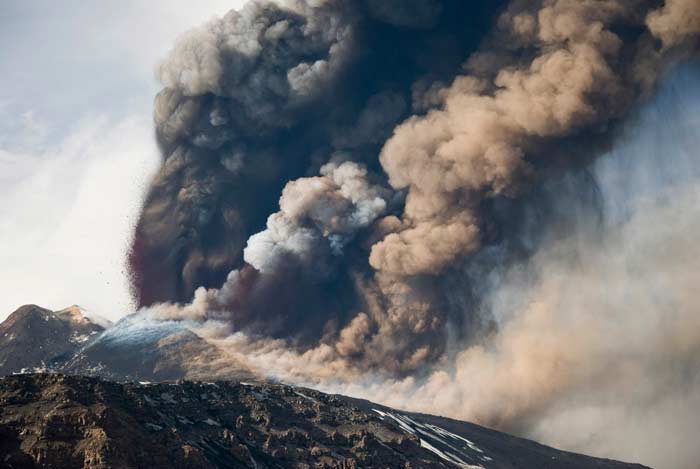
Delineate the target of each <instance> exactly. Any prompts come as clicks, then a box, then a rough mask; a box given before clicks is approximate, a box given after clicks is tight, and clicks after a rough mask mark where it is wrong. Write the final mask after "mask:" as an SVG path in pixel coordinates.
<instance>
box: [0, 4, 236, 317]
mask: <svg viewBox="0 0 700 469" xmlns="http://www.w3.org/2000/svg"><path fill="white" fill-rule="evenodd" d="M244 2H245V0H202V1H198V2H191V1H189V0H167V1H166V0H149V1H141V0H120V1H115V0H109V1H100V2H84V1H80V0H66V1H62V2H60V4H59V2H54V1H51V0H4V1H3V2H2V9H0V43H2V44H3V47H2V48H0V285H1V286H0V293H1V294H0V320H2V319H4V318H5V316H7V315H8V314H9V313H11V312H12V311H13V310H14V309H16V308H17V307H18V306H20V305H22V304H26V303H36V304H39V305H41V306H45V307H48V308H53V309H59V308H62V307H65V306H68V305H70V304H74V303H77V304H80V305H81V306H83V307H84V308H86V309H88V310H91V311H93V312H95V313H98V314H101V315H103V316H106V317H110V318H117V317H119V316H121V315H123V314H125V313H127V312H129V310H130V309H131V308H132V306H131V304H130V298H129V293H128V282H127V279H126V271H125V266H124V255H125V251H126V249H127V247H128V241H129V235H130V230H131V226H132V224H133V223H134V221H135V219H136V217H137V216H138V210H139V203H140V199H141V197H142V196H143V192H144V189H145V187H146V184H147V181H148V178H149V175H151V174H152V172H153V171H154V170H155V168H156V165H157V163H158V155H157V151H156V148H155V145H154V139H153V136H152V133H153V125H152V119H151V108H152V100H153V96H154V94H155V93H156V92H157V91H158V89H159V85H158V83H157V82H156V80H155V78H154V72H153V70H154V67H155V65H156V64H157V63H158V61H159V60H160V59H162V58H163V57H164V56H165V54H166V53H167V51H168V49H169V48H170V47H171V45H172V44H173V41H174V40H175V38H176V37H177V35H178V34H179V33H181V32H183V31H185V30H187V29H189V28H191V27H194V26H196V25H198V24H200V23H202V22H204V21H206V20H207V19H209V18H211V17H212V16H219V15H222V14H224V13H225V12H226V11H228V10H229V9H231V8H237V7H240V6H241V5H242V4H243V3H244Z"/></svg>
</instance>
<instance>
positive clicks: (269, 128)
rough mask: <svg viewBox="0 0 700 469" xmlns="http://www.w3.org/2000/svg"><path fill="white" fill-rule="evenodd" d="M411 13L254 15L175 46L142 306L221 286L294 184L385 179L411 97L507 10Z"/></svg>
mask: <svg viewBox="0 0 700 469" xmlns="http://www.w3.org/2000/svg"><path fill="white" fill-rule="evenodd" d="M404 3H405V2H376V1H368V2H363V1H356V2H347V1H315V2H311V1H309V2H306V1H296V2H289V3H288V4H286V5H284V6H281V5H278V4H275V3H272V2H267V3H266V2H251V3H249V4H248V5H246V7H245V8H244V9H243V10H242V11H240V12H237V11H231V12H230V13H229V14H227V15H226V16H225V17H224V18H221V19H220V20H214V21H212V22H210V23H209V24H206V25H204V26H202V27H200V28H197V29H195V30H192V31H190V32H189V33H187V34H185V35H184V36H183V37H182V38H181V39H180V40H179V41H178V43H177V44H176V45H175V48H174V49H173V51H172V53H171V54H170V56H169V58H168V59H166V60H165V61H164V62H163V63H162V64H161V65H160V67H159V69H158V75H159V76H160V78H161V81H162V82H163V84H164V86H165V88H164V89H163V91H162V92H161V93H159V95H158V96H157V98H156V102H155V121H156V133H157V138H158V142H159V144H160V147H161V149H162V152H163V166H162V168H161V170H160V172H159V173H158V175H157V176H156V178H155V180H154V181H153V184H152V186H151V189H150V191H149V195H148V199H147V202H146V204H145V206H144V209H143V212H142V215H141V219H140V221H139V224H138V227H137V229H136V236H135V241H134V246H133V250H132V255H131V264H132V271H133V285H134V292H135V295H136V297H137V300H138V303H139V304H140V305H149V304H152V303H154V302H158V301H180V302H183V301H189V300H190V299H191V297H192V294H193V292H194V290H195V289H196V288H197V287H199V286H206V287H216V286H220V285H221V284H222V283H223V281H224V280H225V278H226V276H227V275H228V273H229V272H230V271H231V270H233V269H234V268H238V267H240V266H241V265H242V264H243V259H242V251H243V247H244V246H245V243H246V240H247V239H248V237H249V236H251V235H252V234H254V233H256V232H257V231H259V230H261V229H262V228H263V227H264V226H265V220H266V218H267V216H268V215H269V214H270V213H272V212H274V211H276V207H277V202H278V199H279V197H280V194H281V191H282V188H283V187H284V185H285V184H286V182H287V181H289V180H293V179H296V178H298V177H301V176H305V175H314V174H316V173H317V172H318V169H319V168H320V166H321V165H323V164H325V163H326V162H327V161H328V160H329V159H330V158H331V157H332V155H334V154H335V153H337V152H343V153H344V154H345V155H346V156H344V157H345V158H348V159H352V160H355V161H360V162H364V163H365V164H367V166H368V167H369V169H370V170H371V171H373V172H379V169H380V168H379V165H378V161H377V155H378V153H379V150H380V149H381V145H382V144H383V143H384V141H385V140H386V138H387V137H388V136H389V135H390V134H391V131H392V130H393V128H394V126H395V125H396V124H397V123H398V122H400V121H401V120H402V119H404V118H405V117H406V116H408V115H409V114H410V111H411V100H412V92H413V90H412V87H413V85H414V84H415V83H417V82H425V83H432V82H435V81H437V80H445V81H447V80H450V79H451V78H452V76H454V74H455V73H456V72H457V71H458V70H459V67H460V65H461V63H462V61H463V60H464V57H466V56H467V55H468V54H469V53H470V52H471V51H472V50H473V49H474V48H475V47H476V45H477V44H478V41H479V39H480V38H481V36H482V34H483V33H484V32H485V30H486V29H487V28H488V27H489V24H490V22H491V17H492V16H493V14H494V13H495V11H496V10H497V9H498V7H499V2H492V1H481V2H469V3H470V4H469V5H467V4H466V3H465V2H461V1H449V2H444V3H443V2H437V1H424V2H410V3H409V4H408V5H404V6H399V7H397V5H403V4H404ZM409 5H410V6H409ZM435 50H439V51H440V53H439V54H435V52H434V51H435Z"/></svg>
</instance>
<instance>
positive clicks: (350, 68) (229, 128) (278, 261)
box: [131, 0, 700, 430]
mask: <svg viewBox="0 0 700 469" xmlns="http://www.w3.org/2000/svg"><path fill="white" fill-rule="evenodd" d="M506 3H507V2H503V4H501V3H499V2H492V1H484V2H465V1H458V0H455V1H450V0H442V1H439V0H425V1H423V0H416V1H412V2H405V1H402V2H398V1H396V2H395V1H382V2H380V1H373V0H364V1H359V0H358V1H353V2H350V1H340V0H337V1H336V0H325V1H324V0H315V1H311V0H297V1H290V2H287V3H284V4H281V3H265V2H251V3H249V4H248V5H247V6H246V7H245V8H244V9H243V10H242V11H241V12H236V11H232V12H230V13H229V14H228V15H226V16H225V17H224V18H222V19H219V20H214V21H212V22H210V23H209V24H207V25H205V26H203V27H201V28H199V29H196V30H193V31H191V32H190V33H188V34H186V35H185V36H183V38H182V39H181V40H180V41H179V42H178V43H177V44H176V46H175V48H174V50H173V51H172V53H171V55H170V56H169V58H168V59H167V60H165V61H164V62H163V64H162V65H161V66H160V67H159V76H160V78H161V80H162V82H163V84H164V86H165V88H164V89H163V91H161V93H160V94H159V95H158V97H157V98H156V111H155V120H156V129H157V137H158V142H159V144H160V146H161V148H162V151H163V157H164V162H163V166H162V168H161V170H160V172H159V174H158V175H157V177H156V178H155V180H154V182H153V185H152V187H151V189H150V193H149V195H148V198H147V200H146V203H145V206H144V209H143V212H142V215H141V219H140V221H139V224H138V226H137V229H136V236H135V241H134V246H133V250H132V255H131V263H132V267H133V274H134V290H135V293H136V296H137V299H138V301H139V304H140V305H141V306H150V308H149V309H148V311H150V313H151V314H153V315H155V317H160V318H166V317H167V318H170V319H182V318H188V319H192V320H195V321H197V322H198V323H199V324H201V326H202V328H201V331H200V333H201V334H203V335H205V336H207V337H208V338H209V339H210V340H213V341H216V342H217V343H219V344H220V345H223V346H225V347H227V349H228V350H229V351H230V352H231V353H232V354H234V355H237V359H238V360H243V361H245V360H246V359H247V360H249V361H250V362H251V366H253V367H256V368H257V369H263V370H266V371H269V372H270V373H275V374H277V375H278V376H281V377H283V378H285V379H289V380H297V381H301V382H306V383H312V384H313V383H317V384H318V383H321V384H323V385H325V386H330V385H329V383H341V388H342V389H350V391H351V392H358V391H357V389H356V388H352V386H351V385H349V387H345V388H343V387H342V384H347V383H353V382H355V381H357V382H361V383H363V385H364V386H367V387H368V388H367V389H368V390H365V392H363V393H364V394H365V395H370V396H373V397H376V395H381V394H386V392H387V389H389V390H390V391H391V392H392V393H394V394H393V395H395V396H398V397H397V401H398V402H399V403H400V404H405V402H403V401H401V399H403V398H407V399H408V400H409V401H410V400H411V399H416V401H415V402H416V403H417V402H421V403H423V404H421V407H422V408H423V409H424V410H430V409H429V406H427V405H424V403H425V402H427V401H430V400H431V399H432V397H433V396H434V392H435V391H436V390H437V389H440V388H441V387H444V388H445V389H446V390H449V392H451V393H452V394H451V395H450V396H448V397H449V398H447V397H446V398H445V401H444V402H446V403H449V404H445V406H436V407H435V408H434V410H438V411H440V412H442V413H445V412H451V411H452V410H454V409H460V415H462V416H464V417H467V418H475V419H478V420H480V421H482V422H486V423H489V424H492V425H498V426H502V427H507V428H513V429H516V430H522V429H523V428H527V427H528V424H529V423H530V422H532V421H537V418H538V417H539V416H541V415H542V413H541V411H542V409H543V408H545V407H546V406H547V404H548V403H549V402H551V401H552V400H553V399H555V398H558V397H559V396H560V394H561V393H563V392H564V391H567V390H570V389H579V386H581V385H582V383H584V381H585V380H586V379H589V378H590V379H600V380H601V382H603V381H604V380H603V379H602V377H601V376H600V375H601V374H604V373H605V372H609V370H607V369H603V368H598V367H596V366H594V364H593V362H591V361H590V360H594V361H595V360H604V359H605V356H606V355H605V354H606V351H609V350H610V348H609V345H610V344H609V343H608V342H606V341H605V340H602V341H601V340H597V339H596V337H597V334H599V333H601V331H602V330H603V329H604V328H605V327H607V326H608V323H607V322H606V321H604V320H602V319H601V318H600V317H598V316H595V315H593V316H592V319H591V318H586V320H585V321H580V322H577V321H579V320H580V318H581V317H582V315H585V312H586V302H585V301H583V302H582V301H581V299H580V298H578V297H576V296H575V295H573V293H574V292H575V290H576V287H575V285H574V286H572V285H570V284H566V285H565V287H566V288H565V289H564V286H562V290H561V291H560V290H558V289H557V288H558V286H560V284H559V283H558V281H559V277H558V276H557V275H554V276H553V277H550V276H546V275H541V272H539V271H538V269H540V268H542V266H553V267H552V271H553V272H561V273H562V274H561V275H566V274H567V273H568V274H570V275H571V276H572V277H576V278H579V277H580V279H581V280H580V281H581V285H582V288H584V287H585V289H586V291H590V292H596V291H597V288H598V287H597V286H596V285H595V282H594V280H595V277H594V276H591V275H589V272H588V270H591V269H596V268H603V267H601V266H604V265H605V264H604V261H605V260H606V259H609V258H612V257H613V256H610V255H608V256H601V255H600V254H597V255H594V254H592V253H591V251H594V249H593V248H592V246H595V244H596V242H599V243H601V246H603V247H604V248H605V249H606V250H607V251H610V252H614V251H615V250H616V249H619V242H618V240H617V239H611V238H612V237H613V236H612V235H611V234H610V231H608V227H605V225H604V219H605V210H606V206H605V203H604V200H605V197H604V196H603V195H602V194H601V191H600V187H599V181H597V180H596V177H594V175H593V174H592V171H591V165H592V164H593V163H594V162H595V160H596V158H597V157H598V156H599V155H600V154H602V153H604V152H606V151H608V150H610V149H611V148H613V146H614V144H615V143H616V141H617V138H618V136H619V134H620V133H621V132H622V131H623V130H624V129H625V122H626V120H628V119H629V118H630V116H634V115H635V113H636V112H637V110H638V109H639V107H640V105H642V104H643V103H645V102H646V101H647V99H649V98H650V97H652V96H653V95H654V92H655V90H656V88H657V85H658V83H659V82H660V81H661V80H662V79H663V78H664V76H665V73H666V71H667V70H668V68H669V66H670V65H671V64H673V63H676V62H678V61H681V60H685V59H689V58H692V57H696V56H697V54H698V51H699V50H700V44H699V41H700V15H699V9H700V8H698V4H697V0H668V1H666V2H663V1H658V0H534V1H522V0H513V1H511V2H509V3H507V4H506ZM656 209H658V210H659V216H660V217H661V216H663V219H664V220H667V219H669V218H670V217H671V215H670V214H669V212H667V211H664V210H662V209H661V208H658V207H655V210H656ZM647 222H648V217H639V218H638V219H635V221H634V222H633V223H632V222H631V223H630V224H629V227H626V228H621V229H617V228H616V230H617V231H616V232H619V233H622V234H620V236H622V235H626V234H628V233H629V232H630V231H634V230H635V229H637V227H638V226H642V225H644V224H645V223H647ZM662 235H663V236H664V237H665V238H672V236H668V233H661V234H660V235H659V236H662ZM665 238H664V239H665ZM580 239H584V240H585V243H584V242H582V245H581V246H577V245H576V242H577V241H578V240H580ZM655 241H658V240H655ZM682 241H683V246H685V245H686V244H685V243H686V241H687V240H686V239H683V240H682ZM578 256H580V257H581V259H579V257H578ZM625 259H627V258H625ZM634 260H635V262H641V261H638V259H637V258H636V257H635V258H634ZM572 266H573V267H572ZM580 266H583V268H584V270H585V271H584V272H579V271H577V270H576V268H578V267H580ZM617 267H619V266H617ZM586 269H588V270H586ZM610 271H611V272H612V274H614V280H615V281H619V282H628V281H630V280H629V279H630V277H629V276H627V273H626V272H625V271H624V269H616V268H611V270H610ZM684 272H685V270H684ZM612 274H611V275H612ZM514 279H516V280H518V281H517V282H516V281H515V280H514ZM523 279H524V280H523ZM520 281H522V282H524V284H525V286H523V285H521V284H519V283H518V282H520ZM512 282H515V284H517V285H515V286H512V285H511V283H512ZM504 285H506V286H507V287H504ZM521 287H522V288H521ZM525 293H527V294H528V295H530V296H532V297H533V298H541V300H540V303H541V304H540V303H537V302H534V303H533V304H528V305H523V304H522V302H520V301H518V300H517V298H516V297H517V296H519V295H521V294H523V295H524V294H525ZM559 293H562V297H560V296H558V295H559ZM564 294H566V295H564ZM496 297H497V298H498V302H500V303H499V305H498V307H497V305H495V303H494V301H495V300H494V298H496ZM528 297H529V296H528ZM562 298H564V299H562ZM566 298H574V299H573V300H572V301H574V302H573V303H572V304H571V308H570V312H571V314H570V315H569V314H565V313H562V314H561V316H560V315H558V314H557V312H558V311H565V312H566V311H568V310H566V306H567V302H566V301H565V299H566ZM615 301H616V303H615V307H621V305H622V303H623V301H622V300H621V299H619V298H616V299H615ZM160 303H162V304H160ZM591 304H592V306H593V307H594V308H595V310H596V311H607V309H606V308H607V307H608V306H609V305H606V304H599V303H591ZM510 305H512V308H511V307H510ZM646 306H648V305H645V307H646ZM625 318H628V317H627V316H625ZM589 319H590V321H589ZM572 323H573V324H574V325H572ZM575 324H581V325H582V326H581V329H580V331H581V332H582V335H581V336H577V334H576V331H577V330H579V329H577V328H576V327H575ZM545 328H549V329H551V331H552V336H551V337H545V338H544V339H546V340H543V337H542V334H541V331H542V329H545ZM688 340H689V341H690V343H691V346H692V347H695V346H696V342H695V340H694V338H690V339H688ZM567 346H571V347H573V348H574V350H570V349H568V348H567ZM621 348H622V349H624V350H623V351H622V352H621V353H622V354H623V355H624V351H626V350H627V348H626V345H625V346H623V347H621ZM634 350H637V349H634ZM588 352H590V356H589V354H588ZM674 354H675V355H674ZM672 355H673V356H681V357H682V358H683V360H685V359H686V358H687V355H684V352H678V353H677V354H676V352H675V351H674V352H673V354H672ZM560 363H563V364H565V366H566V367H568V368H567V369H566V370H562V369H560V368H559V367H558V364H560ZM596 363H597V362H596ZM616 363H617V362H616ZM620 363H622V361H620ZM538 364H542V368H538ZM579 365H582V366H583V365H585V366H587V367H589V368H590V370H592V371H591V373H590V374H586V373H579V374H576V373H573V372H571V371H570V370H569V368H570V369H574V368H576V367H577V366H579ZM589 368H585V370H589ZM650 369H651V368H650ZM653 369H654V370H656V369H657V368H656V367H653ZM470 382H475V383H479V384H480V385H481V386H482V388H483V391H481V392H475V393H473V394H469V392H468V391H469V383H470ZM513 382H517V383H519V384H518V386H519V387H518V388H517V389H515V390H512V389H511V388H510V386H511V384H512V383H513ZM377 383H379V384H377ZM375 385H376V386H378V388H373V387H372V386H375ZM611 388H612V389H615V386H611ZM489 391H492V392H490V393H489ZM375 392H376V395H375V394H373V393H375ZM476 395H479V396H481V397H483V399H485V401H486V402H487V404H488V405H481V404H480V401H479V399H476V398H475V396H476ZM407 396H408V397H407ZM557 422H558V423H559V421H557Z"/></svg>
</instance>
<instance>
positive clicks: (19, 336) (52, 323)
mask: <svg viewBox="0 0 700 469" xmlns="http://www.w3.org/2000/svg"><path fill="white" fill-rule="evenodd" d="M104 330H105V328H104V327H103V326H101V325H99V324H96V323H95V322H93V321H91V320H90V319H88V318H87V317H85V316H84V315H82V314H81V312H80V310H79V308H77V307H70V308H66V309H64V310H61V311H55V312H54V311H50V310H48V309H45V308H41V307H39V306H36V305H25V306H22V307H21V308H19V309H17V310H16V311H15V312H13V313H12V314H11V315H10V316H9V317H8V318H7V319H6V320H5V321H4V322H3V323H2V324H0V375H4V374H9V373H16V372H20V371H22V370H23V369H28V370H31V369H35V368H40V369H43V368H49V367H53V366H56V365H57V364H59V363H61V362H62V361H64V360H66V359H68V358H69V357H71V356H72V355H73V354H74V353H75V352H77V351H78V350H79V349H80V348H81V347H83V346H84V345H86V344H87V343H89V342H90V341H91V340H93V339H94V338H95V337H96V336H97V335H98V334H99V333H101V332H102V331H104Z"/></svg>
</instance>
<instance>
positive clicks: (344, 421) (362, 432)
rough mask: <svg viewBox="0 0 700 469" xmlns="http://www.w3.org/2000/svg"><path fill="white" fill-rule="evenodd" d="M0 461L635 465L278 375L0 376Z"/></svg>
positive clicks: (503, 467)
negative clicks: (162, 379) (248, 378)
mask: <svg viewBox="0 0 700 469" xmlns="http://www.w3.org/2000/svg"><path fill="white" fill-rule="evenodd" d="M0 455H3V457H2V463H0V464H2V467H7V468H32V467H47V468H48V467H60V468H65V469H71V468H92V469H100V468H117V467H118V468H137V467H138V468H141V467H144V468H145V467H159V468H160V467H177V468H237V467H255V468H282V467H293V468H311V467H318V468H360V467H362V468H460V467H461V468H470V469H477V468H480V469H485V468H489V469H512V468H538V469H546V468H552V469H555V468H562V469H564V468H566V469H583V468H599V469H627V468H629V469H633V468H639V469H642V468H643V466H640V465H635V464H625V463H620V462H615V461H610V460H604V459H597V458H591V457H587V456H582V455H578V454H573V453H567V452H564V451H559V450H555V449H552V448H548V447H545V446H542V445H539V444H537V443H534V442H532V441H528V440H524V439H520V438H516V437H512V436H509V435H506V434H503V433H499V432H496V431H493V430H489V429H486V428H483V427H479V426H477V425H473V424H469V423H465V422H459V421H456V420H450V419H446V418H441V417H432V416H428V415H422V414H415V413H410V412H402V411H397V410H394V409H390V408H387V407H383V406H380V405H377V404H373V403H371V402H367V401H361V400H355V399H349V398H346V397H343V396H337V395H328V394H323V393H320V392H317V391H314V390H310V389H303V388H295V387H291V386H285V385H279V384H248V383H242V382H240V383H235V382H213V383H212V382H209V383H207V382H188V381H181V382H178V383H175V384H173V383H162V384H138V383H114V382H107V381H103V380H100V379H98V378H88V377H77V376H64V375H55V374H23V375H14V376H7V377H4V378H0Z"/></svg>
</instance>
